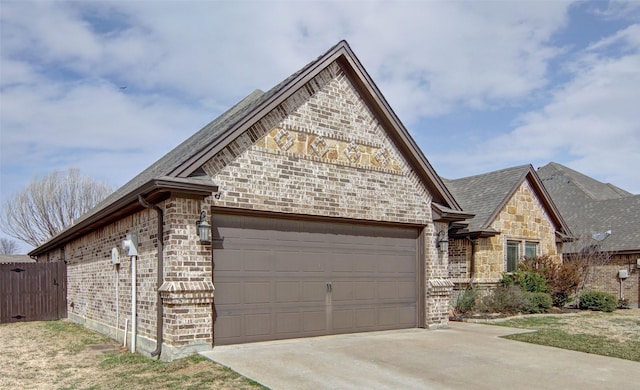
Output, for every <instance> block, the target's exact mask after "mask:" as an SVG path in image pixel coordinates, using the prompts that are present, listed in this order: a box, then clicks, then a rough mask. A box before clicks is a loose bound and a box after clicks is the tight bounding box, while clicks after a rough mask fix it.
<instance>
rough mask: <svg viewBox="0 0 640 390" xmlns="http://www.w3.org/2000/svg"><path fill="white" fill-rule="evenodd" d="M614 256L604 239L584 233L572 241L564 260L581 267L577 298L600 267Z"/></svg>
mask: <svg viewBox="0 0 640 390" xmlns="http://www.w3.org/2000/svg"><path fill="white" fill-rule="evenodd" d="M612 257H613V252H611V251H609V250H607V249H606V246H605V245H603V243H602V239H600V240H596V239H595V238H593V237H591V236H588V235H584V236H582V237H580V238H579V239H578V240H576V241H575V242H573V243H572V245H571V246H570V251H569V253H565V255H564V261H565V262H568V263H573V264H575V265H576V266H577V267H578V268H579V269H580V274H581V278H580V283H579V284H578V286H577V289H576V290H577V291H576V299H577V298H578V297H579V294H580V292H582V291H583V290H584V289H585V287H586V286H587V284H588V283H589V281H590V279H591V278H592V277H593V275H594V274H595V273H597V272H598V269H599V267H602V266H604V265H606V264H609V262H610V261H611V258H612Z"/></svg>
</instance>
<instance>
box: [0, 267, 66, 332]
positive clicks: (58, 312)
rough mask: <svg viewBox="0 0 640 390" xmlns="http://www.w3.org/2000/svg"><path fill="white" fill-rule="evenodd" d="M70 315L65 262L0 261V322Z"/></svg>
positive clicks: (45, 319)
mask: <svg viewBox="0 0 640 390" xmlns="http://www.w3.org/2000/svg"><path fill="white" fill-rule="evenodd" d="M66 316H67V266H66V264H65V263H64V262H54V263H13V264H0V323H7V322H21V321H49V320H58V319H60V318H65V317H66Z"/></svg>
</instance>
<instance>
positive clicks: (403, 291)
mask: <svg viewBox="0 0 640 390" xmlns="http://www.w3.org/2000/svg"><path fill="white" fill-rule="evenodd" d="M415 295H416V281H415V280H410V281H406V282H398V298H412V297H414V296H415Z"/></svg>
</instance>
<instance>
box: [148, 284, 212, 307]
mask: <svg viewBox="0 0 640 390" xmlns="http://www.w3.org/2000/svg"><path fill="white" fill-rule="evenodd" d="M159 291H160V296H161V297H162V302H163V303H164V304H165V305H192V304H206V303H212V302H213V295H214V291H215V287H214V286H213V282H164V283H163V284H162V286H160V289H159Z"/></svg>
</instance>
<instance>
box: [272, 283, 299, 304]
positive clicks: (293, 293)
mask: <svg viewBox="0 0 640 390" xmlns="http://www.w3.org/2000/svg"><path fill="white" fill-rule="evenodd" d="M300 296H301V294H300V282H276V302H278V303H286V302H299V301H300Z"/></svg>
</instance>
